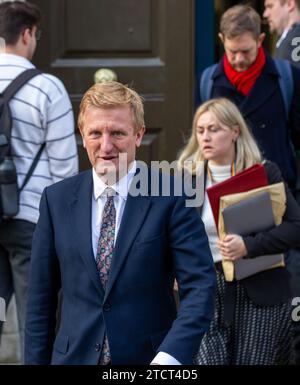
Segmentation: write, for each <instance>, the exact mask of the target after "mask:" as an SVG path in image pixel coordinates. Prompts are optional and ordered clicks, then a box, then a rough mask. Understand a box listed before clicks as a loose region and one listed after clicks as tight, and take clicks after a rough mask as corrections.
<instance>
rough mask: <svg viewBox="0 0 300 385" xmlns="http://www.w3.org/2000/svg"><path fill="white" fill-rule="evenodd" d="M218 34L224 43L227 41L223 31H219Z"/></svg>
mask: <svg viewBox="0 0 300 385" xmlns="http://www.w3.org/2000/svg"><path fill="white" fill-rule="evenodd" d="M218 36H219V39H220V40H221V42H222V44H224V42H225V37H224V35H223V34H222V33H221V32H219V33H218Z"/></svg>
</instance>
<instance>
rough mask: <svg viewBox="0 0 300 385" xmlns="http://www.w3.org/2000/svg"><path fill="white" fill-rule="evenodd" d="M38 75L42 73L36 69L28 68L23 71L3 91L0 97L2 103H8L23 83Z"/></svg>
mask: <svg viewBox="0 0 300 385" xmlns="http://www.w3.org/2000/svg"><path fill="white" fill-rule="evenodd" d="M40 74H42V71H41V70H39V69H37V68H30V69H28V70H25V71H23V72H22V73H21V74H20V75H19V76H17V77H16V78H15V79H14V80H13V81H12V82H11V83H10V84H9V85H8V86H7V87H6V89H5V90H4V91H3V93H2V97H3V100H4V102H8V101H9V100H10V99H11V98H12V97H13V96H14V95H15V94H16V93H17V92H18V91H19V89H21V88H22V87H23V86H24V84H25V83H27V82H28V81H29V80H30V79H32V78H33V77H35V76H37V75H40Z"/></svg>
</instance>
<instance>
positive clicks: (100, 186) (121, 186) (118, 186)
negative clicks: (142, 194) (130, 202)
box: [93, 161, 136, 201]
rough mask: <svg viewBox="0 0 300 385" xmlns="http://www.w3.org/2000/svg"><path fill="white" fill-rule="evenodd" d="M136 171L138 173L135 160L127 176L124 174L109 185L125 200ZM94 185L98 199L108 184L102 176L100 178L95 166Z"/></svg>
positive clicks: (96, 198) (95, 195)
mask: <svg viewBox="0 0 300 385" xmlns="http://www.w3.org/2000/svg"><path fill="white" fill-rule="evenodd" d="M135 173H136V161H134V162H133V164H132V167H131V169H130V170H129V172H128V173H127V174H126V175H125V176H123V177H122V178H121V179H120V180H118V181H117V182H116V183H115V184H113V185H111V186H109V187H110V188H112V189H113V190H115V191H116V193H117V195H119V196H120V197H121V198H122V199H123V200H125V201H126V199H127V196H128V191H129V187H130V184H131V182H132V178H133V177H134V175H135ZM93 185H94V198H95V200H98V198H99V197H100V196H101V195H102V194H103V192H104V191H105V189H106V188H107V187H108V185H107V184H105V183H104V182H103V181H102V179H101V178H99V176H98V175H97V174H96V171H95V169H94V168H93Z"/></svg>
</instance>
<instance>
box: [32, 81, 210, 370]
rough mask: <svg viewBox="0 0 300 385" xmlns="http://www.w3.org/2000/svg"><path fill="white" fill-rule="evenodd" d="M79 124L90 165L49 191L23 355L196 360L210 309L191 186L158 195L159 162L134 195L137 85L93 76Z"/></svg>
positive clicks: (139, 115) (83, 360) (205, 250)
mask: <svg viewBox="0 0 300 385" xmlns="http://www.w3.org/2000/svg"><path fill="white" fill-rule="evenodd" d="M78 126H79V128H80V131H81V135H82V138H83V145H84V147H85V148H86V150H87V153H88V156H89V159H90V162H91V164H92V166H93V168H92V170H89V171H86V172H83V173H81V174H79V175H78V176H75V177H73V178H69V179H66V180H65V181H63V182H61V183H57V184H55V185H53V186H51V187H49V188H46V189H45V191H44V193H43V196H42V200H41V205H40V218H39V222H38V224H37V228H36V231H35V235H34V240H33V245H32V264H31V275H30V287H29V299H28V308H27V321H26V342H25V362H26V363H27V364H49V363H52V364H107V363H111V364H150V363H152V364H191V363H192V360H193V355H194V354H195V353H196V352H197V350H198V347H199V344H200V341H201V338H202V336H203V334H204V332H205V331H206V330H207V328H208V326H209V323H210V320H211V318H212V315H213V308H214V306H213V301H214V300H213V298H214V287H215V273H214V268H213V263H212V257H211V253H210V250H209V246H208V242H207V237H206V234H205V230H204V227H203V224H202V222H201V220H200V219H199V216H198V214H197V212H196V210H195V208H188V207H186V197H185V196H175V194H174V193H172V192H171V194H170V195H169V196H162V195H161V194H152V191H151V183H149V184H148V183H146V182H149V181H151V179H152V177H153V176H155V175H154V174H155V172H154V171H150V170H148V169H147V174H146V176H147V178H146V179H147V180H140V181H139V183H140V185H142V184H147V185H148V189H147V188H146V191H147V194H146V193H145V189H144V193H143V194H136V193H135V194H132V190H133V188H132V187H133V185H135V187H136V188H137V186H136V185H137V184H136V183H135V178H136V176H137V175H138V164H137V162H136V161H135V152H136V147H138V146H140V144H141V141H142V137H143V134H144V131H145V126H144V111H143V104H142V101H141V98H140V97H139V95H138V94H137V93H136V92H135V91H133V90H131V89H129V88H128V87H125V86H123V85H121V84H119V83H116V82H108V83H102V84H96V85H94V86H93V87H91V88H90V89H89V90H88V91H87V93H86V94H85V95H84V97H83V100H82V102H81V105H80V113H79V118H78ZM124 155H125V156H126V158H127V161H126V163H125V166H126V167H120V165H119V160H120V158H121V157H122V156H124ZM113 176H115V177H116V180H114V178H113ZM156 176H157V175H156ZM159 178H160V180H161V179H162V175H160V176H159ZM140 187H143V186H140ZM171 191H172V190H171ZM109 202H110V203H109ZM111 202H112V203H111ZM174 278H176V280H177V282H178V287H179V297H180V304H179V307H178V310H176V303H175V300H174V295H173V285H174ZM60 290H61V294H62V303H61V312H60V321H59V323H58V324H57V321H56V314H57V297H58V293H59V291H60Z"/></svg>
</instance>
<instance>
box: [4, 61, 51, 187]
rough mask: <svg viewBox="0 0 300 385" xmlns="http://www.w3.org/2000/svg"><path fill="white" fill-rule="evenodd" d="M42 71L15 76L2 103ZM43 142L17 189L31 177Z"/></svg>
mask: <svg viewBox="0 0 300 385" xmlns="http://www.w3.org/2000/svg"><path fill="white" fill-rule="evenodd" d="M42 73H43V72H42V71H41V70H39V69H37V68H30V69H28V70H25V71H23V72H22V73H21V74H20V75H19V76H17V77H16V78H15V79H14V80H13V81H12V82H11V83H10V84H9V85H8V87H6V89H5V90H4V91H3V93H2V100H3V103H8V102H9V101H10V99H11V98H12V97H13V96H14V95H15V94H16V93H17V92H18V91H19V90H20V89H21V88H22V87H23V86H24V85H25V84H26V83H27V82H28V81H29V80H30V79H32V78H33V77H35V76H37V75H40V74H42ZM7 135H8V137H9V140H10V136H11V127H10V128H9V132H8V133H7ZM45 145H46V144H45V143H43V144H42V145H41V147H40V149H39V151H38V153H37V154H36V156H35V158H34V159H33V162H32V164H31V166H30V168H29V170H28V173H27V174H26V176H25V179H24V181H23V184H22V186H21V188H20V189H19V192H21V191H22V190H23V188H24V187H25V185H26V184H27V182H28V180H29V178H30V177H31V175H32V173H33V171H34V169H35V167H36V165H37V163H38V161H39V159H40V157H41V155H42V152H43V150H44V148H45Z"/></svg>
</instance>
